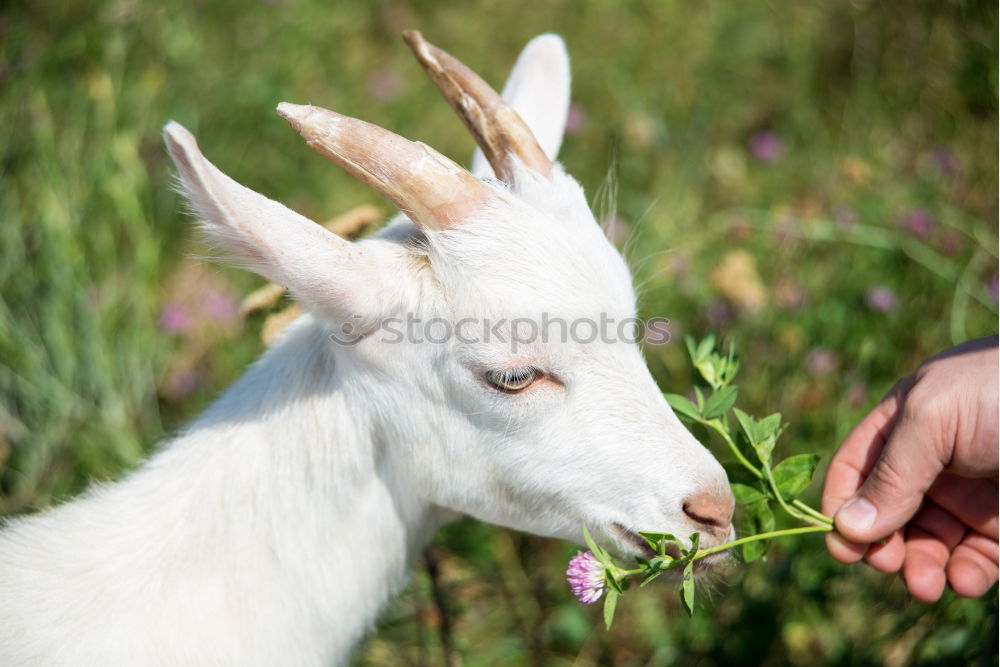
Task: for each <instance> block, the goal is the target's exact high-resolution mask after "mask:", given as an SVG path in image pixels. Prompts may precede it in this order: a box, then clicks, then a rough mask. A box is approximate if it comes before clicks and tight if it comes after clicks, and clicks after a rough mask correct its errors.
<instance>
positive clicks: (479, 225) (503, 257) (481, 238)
mask: <svg viewBox="0 0 1000 667" xmlns="http://www.w3.org/2000/svg"><path fill="white" fill-rule="evenodd" d="M581 209H582V210H581ZM433 246H434V247H433V248H432V258H431V264H432V265H433V266H435V269H436V270H435V273H436V274H437V276H438V278H439V280H440V282H441V284H442V286H443V287H444V289H445V290H446V292H447V293H448V295H449V299H450V300H451V302H452V304H453V306H454V307H455V308H456V309H457V310H460V311H469V310H472V311H482V310H488V311H493V312H496V311H501V312H502V311H508V312H509V313H510V314H513V313H515V312H518V311H519V312H521V314H523V315H525V316H530V315H532V314H539V313H541V312H562V313H565V314H573V315H578V316H594V315H597V314H599V313H601V312H609V313H615V314H617V315H621V316H625V315H627V314H629V313H632V312H633V310H634V301H635V296H634V292H633V289H632V279H631V275H630V273H629V270H628V267H627V266H626V265H625V262H624V260H623V258H622V256H621V255H620V254H619V253H618V251H617V250H616V249H615V248H614V246H613V245H611V243H610V242H609V241H608V240H607V239H606V238H605V236H604V234H603V232H602V231H601V228H600V226H599V225H598V224H597V223H596V221H595V220H594V218H593V216H592V215H591V214H590V212H589V210H587V209H586V206H585V203H584V205H583V206H582V207H581V206H575V207H570V206H567V207H562V208H561V209H560V210H549V211H545V210H540V209H539V208H538V207H535V206H532V205H528V204H526V203H524V202H521V201H512V202H510V205H509V206H507V207H505V208H497V209H493V210H490V211H487V212H485V214H484V215H482V216H481V217H479V218H477V219H474V220H470V221H469V222H468V223H467V224H465V225H463V227H462V228H461V229H456V230H455V231H454V232H451V233H448V234H446V235H442V237H440V238H438V239H437V242H436V243H434V244H433Z"/></svg>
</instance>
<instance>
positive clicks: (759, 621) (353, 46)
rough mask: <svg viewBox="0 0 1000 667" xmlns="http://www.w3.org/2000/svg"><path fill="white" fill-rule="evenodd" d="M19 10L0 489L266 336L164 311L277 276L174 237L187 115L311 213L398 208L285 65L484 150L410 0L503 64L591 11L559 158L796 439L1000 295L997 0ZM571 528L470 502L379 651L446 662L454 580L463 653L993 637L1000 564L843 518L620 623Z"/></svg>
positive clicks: (140, 440)
mask: <svg viewBox="0 0 1000 667" xmlns="http://www.w3.org/2000/svg"><path fill="white" fill-rule="evenodd" d="M0 12H2V13H0V156H2V157H0V160H2V162H0V513H5V514H12V513H18V512H23V511H27V510H29V509H31V508H36V507H44V506H46V505H49V504H51V503H53V502H57V501H59V500H61V499H64V498H66V497H68V496H69V495H71V494H73V493H76V492H78V491H80V490H81V489H82V488H84V486H85V485H86V484H87V483H88V482H89V481H90V480H92V479H109V478H114V477H117V476H120V475H121V474H122V473H123V472H124V471H126V470H128V469H129V468H131V467H134V466H135V465H136V464H137V462H138V461H139V460H140V459H141V458H142V457H143V456H145V455H146V453H148V452H149V451H150V449H151V448H152V447H153V446H154V445H155V443H156V442H157V441H158V440H159V439H161V438H162V437H164V436H166V435H168V434H169V433H170V432H171V430H173V429H175V428H177V427H179V426H180V425H182V424H183V423H184V422H185V420H187V419H189V418H190V417H191V416H192V415H194V414H196V413H197V412H198V411H199V410H200V409H201V408H202V407H204V405H205V404H206V403H207V402H208V401H210V400H211V398H212V397H213V396H214V395H216V393H217V392H218V391H219V390H221V389H222V388H224V387H225V386H226V385H227V384H229V383H230V382H231V381H232V380H233V379H234V378H235V377H236V376H237V375H238V374H239V372H240V371H241V369H242V368H243V367H244V366H245V365H246V364H247V363H248V362H249V361H250V360H252V359H253V358H254V357H255V356H256V355H258V354H259V353H260V351H261V349H262V344H261V343H260V341H259V336H258V330H259V328H260V325H261V320H260V318H254V319H251V320H250V321H249V323H248V324H247V325H246V327H245V328H242V329H241V328H239V327H238V326H236V325H232V324H218V323H213V322H208V321H202V320H206V319H211V318H210V317H207V316H204V315H199V316H198V317H200V318H201V319H200V320H199V321H198V323H197V325H196V326H189V327H184V328H183V329H184V330H183V331H174V330H172V329H171V327H170V326H169V325H168V324H165V322H164V321H161V315H162V313H163V308H164V306H166V305H168V304H176V303H181V304H189V302H190V299H191V292H192V288H191V287H190V286H191V285H192V284H200V285H205V284H208V285H210V287H211V290H212V292H213V293H214V294H217V295H218V296H219V298H220V299H232V298H235V296H238V295H240V294H242V293H245V292H247V291H249V290H250V289H252V288H253V287H256V286H257V285H259V284H260V281H259V280H258V279H256V278H253V277H251V276H246V275H243V274H240V273H238V272H235V271H231V270H228V269H224V268H220V267H215V266H213V267H211V268H209V269H208V270H205V269H204V268H202V269H198V268H194V265H196V264H197V263H196V262H192V261H191V260H182V258H183V257H185V256H186V255H191V254H198V253H199V252H203V249H201V248H200V247H199V246H198V245H197V244H196V242H194V241H192V239H191V224H190V221H189V220H187V219H185V218H184V217H183V215H182V214H181V210H182V205H181V202H179V201H178V199H177V197H176V195H175V194H174V193H173V191H172V190H171V181H170V179H171V174H170V169H169V164H168V161H167V159H166V156H165V154H164V151H163V149H162V146H161V142H160V139H159V130H160V128H161V127H162V125H163V124H164V123H165V122H166V121H167V120H168V119H171V118H172V119H176V120H178V121H180V122H182V123H184V124H185V125H186V126H187V127H189V128H190V129H191V130H192V131H194V132H195V133H196V135H197V136H198V137H199V140H200V142H201V145H202V147H203V149H204V150H205V152H206V154H207V155H208V156H209V157H210V158H211V159H212V160H213V161H215V162H216V163H217V164H219V165H220V166H221V167H222V168H223V169H225V170H226V171H227V172H228V173H230V174H232V175H233V176H234V177H235V178H237V179H238V180H240V181H242V182H244V183H245V184H247V185H248V186H250V187H252V188H254V189H256V190H258V191H261V192H264V193H266V194H267V195H269V196H271V197H273V198H276V199H279V200H281V201H283V202H285V203H286V204H288V205H290V206H292V207H293V208H295V209H297V210H299V211H300V212H302V213H304V214H306V215H309V216H310V217H313V218H314V219H320V220H322V219H326V218H328V217H330V216H332V215H334V214H337V213H339V212H342V211H344V210H347V209H348V208H351V207H353V206H355V205H358V204H361V203H368V202H370V203H376V204H377V205H379V206H382V207H383V209H384V210H386V212H388V209H387V207H385V205H384V203H383V202H381V201H380V200H379V199H378V197H377V196H376V195H374V194H373V193H371V192H369V191H368V190H366V189H365V188H364V187H362V186H361V185H360V184H358V183H355V182H354V181H352V180H351V179H350V178H349V177H347V176H345V175H344V174H342V173H339V172H338V171H337V170H336V169H334V168H333V167H331V166H329V165H328V164H326V163H325V162H324V161H322V160H321V159H319V158H317V157H316V156H315V155H313V154H312V153H311V152H309V151H308V150H306V149H305V148H304V147H302V146H301V144H300V142H299V141H298V138H297V137H295V136H294V135H293V134H292V133H291V132H290V130H289V129H288V128H287V127H286V126H285V123H284V122H283V121H281V120H280V119H278V118H276V117H275V116H274V114H273V108H274V106H275V104H276V103H277V102H278V101H281V100H289V101H293V102H302V103H306V102H308V103H317V104H322V105H324V106H327V107H329V108H332V109H336V110H338V111H340V112H343V113H347V114H351V115H356V116H360V117H363V118H365V119H366V120H369V121H372V122H376V123H379V124H380V125H383V126H384V127H388V128H390V129H392V130H394V131H396V132H399V133H400V134H403V135H404V136H408V137H411V138H417V139H420V140H423V141H425V142H427V143H430V144H432V145H434V146H435V147H437V148H438V149H440V150H442V151H443V152H445V153H446V154H448V155H451V156H453V157H455V158H456V159H465V157H464V156H467V155H469V154H470V153H471V149H472V142H471V140H470V139H469V138H468V137H467V136H466V134H465V133H464V132H463V131H462V130H461V127H460V125H459V123H458V122H457V121H456V119H455V118H454V117H453V115H452V113H451V112H450V110H448V109H447V107H446V106H445V105H444V104H443V103H442V102H441V101H440V99H438V97H437V93H436V92H435V91H434V89H433V87H432V86H431V85H430V84H429V83H428V82H427V81H426V80H425V79H424V77H423V76H422V74H421V73H420V72H419V70H418V68H417V66H416V65H415V64H414V63H413V62H412V61H411V56H410V55H409V53H408V51H407V49H406V48H405V47H404V46H403V45H402V43H401V41H400V39H399V33H400V31H401V30H403V29H405V28H408V27H417V28H420V29H421V30H423V31H424V33H425V35H427V37H428V38H429V39H431V40H432V41H434V42H436V43H438V44H440V45H441V46H443V47H445V48H446V49H448V50H449V51H451V52H453V53H455V54H457V55H459V56H461V57H462V58H463V59H464V60H465V61H466V62H467V63H469V64H470V65H471V66H473V67H474V68H475V69H477V70H479V71H480V72H481V73H482V74H483V75H484V76H485V77H486V78H487V79H488V80H490V81H492V82H496V83H499V82H500V81H502V79H503V77H504V76H505V75H506V72H507V70H508V68H509V67H510V65H511V63H512V62H513V59H514V57H515V56H516V53H517V51H518V50H519V48H520V47H521V46H522V45H523V43H524V42H525V41H527V39H529V38H530V37H531V36H533V35H534V34H537V33H539V32H543V31H547V30H551V31H556V32H559V33H561V34H563V35H564V36H565V37H566V39H567V42H568V45H569V48H570V51H571V54H572V57H573V72H574V77H575V80H574V103H575V105H576V110H577V112H576V123H575V126H574V128H573V130H572V132H571V133H570V136H569V137H568V138H567V141H566V143H565V146H564V150H563V154H562V159H563V161H564V163H565V164H566V165H567V167H568V169H569V170H570V171H571V172H572V173H574V174H575V175H577V177H578V178H579V179H580V180H581V182H582V183H583V184H584V186H585V187H586V188H587V190H588V192H591V193H596V192H599V191H601V190H602V187H603V189H604V191H606V192H607V191H609V190H614V189H617V198H616V201H617V207H616V209H615V213H616V214H617V216H618V217H619V218H620V219H621V220H622V221H623V223H624V227H625V228H626V229H627V237H628V240H627V242H626V243H625V245H626V247H627V249H628V254H629V256H630V258H631V260H632V263H633V266H634V267H635V269H636V273H637V279H638V280H639V281H640V282H641V283H642V285H643V290H642V292H643V300H642V310H643V312H644V313H645V314H646V315H659V316H666V317H670V318H671V320H672V334H673V337H674V338H673V339H674V341H677V340H679V339H680V336H681V334H683V333H685V332H690V333H694V334H697V335H701V334H704V333H706V332H708V331H712V330H714V331H717V332H719V333H720V334H724V335H726V336H734V337H736V338H737V339H738V341H739V346H740V349H741V351H742V353H743V357H744V367H743V370H742V372H741V380H740V386H741V390H742V391H741V396H742V399H741V400H744V401H746V402H747V404H748V407H749V408H750V409H752V410H754V411H757V412H763V411H767V412H772V411H778V410H780V411H781V412H782V413H783V414H784V415H785V417H786V419H787V420H788V421H789V422H790V423H791V428H790V429H789V431H788V433H787V434H786V435H785V436H784V437H783V439H782V443H783V444H782V445H781V447H783V448H784V450H785V451H783V452H781V453H780V454H781V455H786V454H790V453H797V452H806V451H809V452H816V453H819V454H822V455H823V456H824V458H825V459H827V460H828V457H829V455H830V453H831V452H832V451H833V449H834V448H835V447H836V445H837V443H838V442H839V440H840V439H841V438H842V437H843V436H844V435H845V434H846V432H847V430H849V428H850V427H851V425H852V424H853V423H855V422H856V421H857V420H858V419H859V418H860V417H861V416H862V415H863V414H864V412H865V410H866V409H868V408H869V407H870V406H871V405H872V404H873V402H874V401H875V400H877V398H878V397H879V396H881V394H882V393H883V392H885V391H886V390H887V389H888V388H889V387H890V386H891V385H892V383H893V382H894V381H895V380H896V379H897V378H898V377H900V376H902V375H904V374H906V373H908V372H910V371H911V370H912V369H913V368H914V367H915V365H916V364H918V363H919V362H920V361H921V360H922V359H924V358H926V357H927V356H929V355H931V354H933V353H935V352H937V351H939V350H941V349H943V348H944V347H947V346H948V345H950V344H952V343H954V342H957V341H960V340H964V339H967V338H971V337H976V336H981V335H986V334H988V333H993V332H995V331H996V328H997V300H996V299H997V297H996V274H997V227H996V220H997V214H998V207H997V177H998V172H997V157H996V146H997V66H996V63H997V10H996V7H995V4H992V3H988V2H963V1H958V0H950V1H942V2H937V3H925V2H919V1H917V0H910V1H900V2H894V3H874V2H851V3H805V2H793V1H788V2H779V1H776V0H773V1H765V0H745V1H744V2H740V3H698V4H695V3H688V2H681V1H680V0H674V1H665V2H639V1H628V0H626V1H622V2H612V1H611V0H589V1H587V2H578V3H569V2H563V1H557V0H541V1H539V0H535V1H534V2H523V1H521V0H511V1H510V2H505V3H496V2H480V3H448V2H443V1H440V0H433V1H428V2H419V3H417V2H414V3H409V4H408V3H402V2H391V1H383V2H375V3H336V4H331V3H320V2H312V1H302V2H292V1H291V0H288V1H285V2H271V3H268V2H262V3H245V2H235V1H233V0H224V1H222V2H213V3H179V2H173V1H167V2H161V3H142V2H138V1H136V0H117V1H114V2H111V1H108V2H98V1H96V0H93V1H92V0H79V1H75V2H55V1H54V0H47V1H42V2H34V3H19V4H15V5H14V6H10V7H7V8H5V9H3V10H0ZM609 169H610V171H611V173H612V174H613V175H614V176H615V179H614V181H615V183H616V186H615V187H609V186H608V183H609V181H608V179H607V176H608V173H609ZM605 199H607V198H605ZM199 271H200V272H201V273H198V272H199ZM192 276H195V277H196V278H197V280H196V279H195V278H193V277H192ZM202 280H203V281H208V282H207V283H206V282H199V281H202ZM647 357H648V360H649V364H650V367H651V368H652V370H653V372H654V374H655V375H656V377H657V379H658V380H659V381H660V383H661V386H663V387H664V389H666V390H670V391H680V392H683V391H685V390H686V389H687V387H689V386H690V377H689V375H688V370H687V364H686V362H685V360H684V355H683V350H682V346H680V345H676V344H674V343H668V344H665V345H661V346H650V347H649V348H648V349H647ZM700 435H701V436H702V437H704V438H705V439H706V441H710V438H709V436H708V434H700ZM715 444H716V445H718V443H715ZM716 451H717V452H719V453H720V454H721V453H722V449H721V448H718V449H716ZM816 486H818V485H816ZM811 492H812V494H813V496H815V495H817V494H818V490H817V489H816V488H813V489H812V490H811ZM573 552H574V547H573V546H572V545H568V544H563V543H558V542H554V541H550V540H542V539H538V538H532V537H528V536H524V535H520V534H515V533H511V532H508V531H506V530H501V529H496V528H493V527H489V526H485V525H482V524H477V523H475V522H472V521H461V522H459V523H457V524H455V525H453V526H450V527H448V528H447V529H445V530H444V531H442V533H441V534H440V535H438V537H437V539H436V540H435V543H434V545H433V546H432V548H431V550H430V554H431V556H432V558H433V561H434V563H435V564H436V566H437V572H438V576H437V577H436V578H435V579H434V580H431V579H430V578H429V577H428V575H427V573H426V571H425V570H424V569H422V568H418V570H417V572H416V573H415V576H414V578H413V582H412V584H411V585H410V587H409V588H408V589H407V591H406V593H405V594H404V595H403V596H402V597H401V598H400V599H399V600H398V601H396V602H395V603H393V604H392V605H391V607H390V608H389V609H388V610H387V612H386V614H385V616H384V618H383V621H382V623H381V625H380V628H379V630H378V632H377V633H376V634H375V635H374V636H373V637H372V638H371V639H370V640H369V641H368V642H367V644H366V645H365V646H364V647H363V649H362V650H361V652H360V653H359V655H358V658H357V662H358V664H361V665H376V664H377V665H414V664H441V663H442V662H444V656H443V648H442V643H441V635H440V633H439V629H440V627H441V622H442V617H441V613H440V608H439V607H438V606H437V605H436V604H435V603H434V599H435V592H436V593H437V594H439V595H440V596H442V597H443V598H444V600H445V601H446V606H447V610H448V621H449V624H450V629H451V644H452V647H451V648H452V652H453V653H454V655H455V656H457V658H460V659H461V661H463V662H464V664H466V665H493V664H500V663H505V664H538V665H543V664H544V665H572V664H576V665H596V664H613V665H666V664H695V663H697V664H700V665H710V664H740V663H741V664H818V663H822V664H831V665H838V664H859V665H864V664H889V665H903V664H955V663H956V662H958V661H962V662H970V663H977V664H996V663H997V654H996V646H995V638H996V618H997V597H996V592H995V589H994V592H993V593H991V595H990V596H988V597H987V598H985V599H982V600H961V599H958V598H956V597H954V596H952V595H950V594H949V595H946V596H945V598H944V599H943V600H942V601H941V602H939V603H938V604H936V605H930V606H927V605H922V604H919V603H916V602H913V601H912V600H910V599H909V598H908V597H907V595H906V594H905V591H904V589H903V587H902V585H901V583H900V582H899V581H897V580H896V579H894V578H892V577H887V576H884V575H879V574H876V573H873V572H870V571H867V570H866V569H865V568H864V567H844V566H841V565H838V564H836V563H834V562H832V561H831V560H830V559H829V558H828V557H827V556H826V555H825V552H824V550H823V549H822V546H821V544H820V540H819V539H818V538H816V539H812V538H807V537H804V538H801V539H798V540H786V541H783V542H782V543H780V544H775V545H774V546H773V548H772V550H771V552H770V554H769V556H768V560H767V561H766V562H764V563H755V564H753V565H752V566H749V567H747V568H745V569H744V568H733V570H732V571H731V572H729V573H727V574H725V575H724V576H721V577H720V580H719V581H716V582H714V583H711V584H708V585H707V586H706V588H708V589H710V590H705V591H703V592H702V595H703V596H705V597H706V598H707V599H708V603H707V604H704V605H701V608H700V610H699V611H698V612H697V613H696V614H695V616H694V617H693V618H690V619H689V618H687V617H686V615H685V613H684V612H683V611H682V609H681V607H680V605H679V602H678V601H677V600H675V599H674V593H673V588H672V587H669V586H663V587H658V586H656V585H653V586H650V587H649V588H647V589H644V590H643V591H639V592H635V593H631V594H630V596H629V599H628V600H627V601H626V604H623V605H622V608H621V609H620V610H619V616H618V618H617V619H616V622H615V627H614V629H613V631H612V632H611V633H610V634H609V633H605V632H604V631H603V629H602V626H601V621H600V611H599V609H591V608H589V607H583V606H581V605H579V604H577V603H575V602H574V601H572V599H571V598H570V596H569V593H568V591H567V589H566V586H565V582H564V579H563V570H564V569H565V563H566V561H567V560H568V557H569V555H570V554H571V553H573Z"/></svg>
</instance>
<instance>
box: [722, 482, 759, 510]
mask: <svg viewBox="0 0 1000 667" xmlns="http://www.w3.org/2000/svg"><path fill="white" fill-rule="evenodd" d="M730 486H731V487H732V489H733V496H735V497H736V502H738V503H739V504H741V505H747V504H749V503H755V502H757V501H758V500H762V499H764V498H766V497H767V496H765V495H764V492H763V491H760V490H759V489H755V488H754V487H752V486H747V485H746V484H739V483H734V484H730Z"/></svg>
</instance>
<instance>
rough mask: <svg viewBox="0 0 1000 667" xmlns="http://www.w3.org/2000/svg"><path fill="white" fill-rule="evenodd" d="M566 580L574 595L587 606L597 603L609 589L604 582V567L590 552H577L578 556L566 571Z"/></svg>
mask: <svg viewBox="0 0 1000 667" xmlns="http://www.w3.org/2000/svg"><path fill="white" fill-rule="evenodd" d="M566 579H567V580H569V588H570V590H571V591H573V595H575V596H576V597H577V599H578V600H580V602H585V603H586V604H592V603H594V602H597V601H598V600H599V599H600V597H601V595H603V594H604V589H605V588H606V587H607V586H606V583H605V581H604V566H603V565H601V562H600V561H599V560H597V557H596V556H594V554H593V553H591V552H590V551H577V552H576V556H574V557H573V559H572V560H571V561H570V562H569V569H567V570H566Z"/></svg>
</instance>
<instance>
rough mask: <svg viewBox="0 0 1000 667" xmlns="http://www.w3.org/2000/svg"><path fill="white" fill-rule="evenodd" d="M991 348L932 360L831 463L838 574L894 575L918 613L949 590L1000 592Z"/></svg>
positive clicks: (828, 493) (829, 508)
mask: <svg viewBox="0 0 1000 667" xmlns="http://www.w3.org/2000/svg"><path fill="white" fill-rule="evenodd" d="M997 373H998V354H997V337H996V336H993V337H990V338H984V339H980V340H975V341H970V342H968V343H964V344H962V345H959V346H957V347H953V348H951V349H949V350H946V351H944V352H942V353H941V354H939V355H937V356H935V357H932V358H930V359H928V360H927V361H926V362H924V363H923V365H921V366H920V368H918V369H917V371H916V372H915V373H913V375H910V376H909V377H907V378H904V379H903V380H900V381H899V382H898V383H897V384H896V386H895V387H894V388H893V389H892V391H891V392H889V395H888V396H886V397H885V398H884V399H883V400H882V402H881V403H879V404H878V405H877V406H876V407H875V409H874V410H872V412H871V413H870V414H869V415H868V416H867V417H865V418H864V419H863V420H862V421H861V423H860V424H858V425H857V426H856V427H855V428H854V430H853V431H851V433H850V435H848V436H847V439H846V440H844V443H843V444H842V445H841V446H840V449H838V450H837V453H836V454H835V455H834V457H833V460H832V461H831V462H830V467H829V470H828V471H827V475H826V482H825V484H824V487H823V501H822V509H823V512H824V513H825V514H827V515H830V516H833V517H834V520H835V522H836V528H837V532H834V533H828V534H827V535H826V543H827V548H828V549H829V550H830V554H831V555H832V556H833V557H834V558H836V559H837V560H839V561H841V562H842V563H855V562H857V561H859V560H861V559H862V558H864V559H865V560H866V561H867V562H868V564H869V565H871V566H872V567H874V568H876V569H878V570H881V571H883V572H898V571H900V569H902V576H903V579H904V580H905V581H906V585H907V587H908V588H909V590H910V593H911V594H912V595H913V596H914V597H916V598H917V599H919V600H922V601H924V602H934V601H936V600H937V599H938V598H940V597H941V594H942V592H943V591H944V586H945V583H946V582H947V583H948V584H949V585H950V586H951V587H952V589H953V590H954V591H955V592H956V593H958V594H959V595H962V596H965V597H978V596H980V595H983V594H984V593H986V592H987V591H988V590H989V589H990V587H991V586H993V584H994V583H995V582H996V581H997V574H998V572H997V570H998V547H997V524H998V518H997V502H998V493H997V404H998V388H997Z"/></svg>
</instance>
